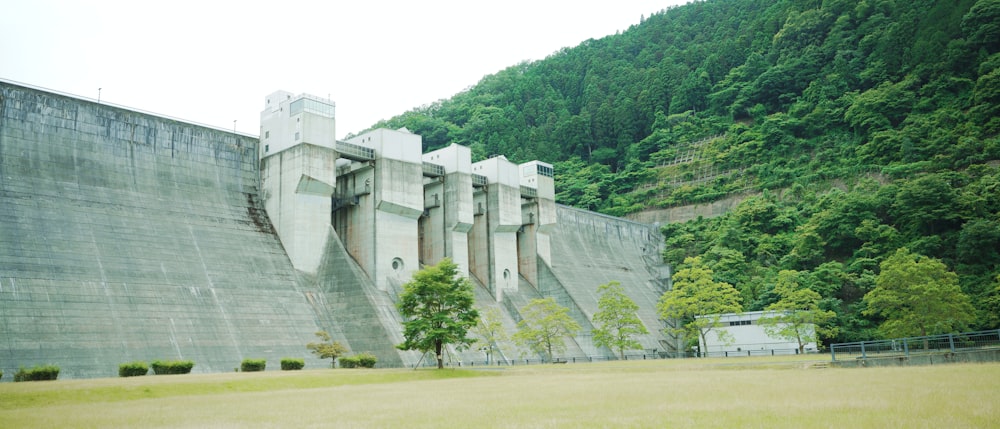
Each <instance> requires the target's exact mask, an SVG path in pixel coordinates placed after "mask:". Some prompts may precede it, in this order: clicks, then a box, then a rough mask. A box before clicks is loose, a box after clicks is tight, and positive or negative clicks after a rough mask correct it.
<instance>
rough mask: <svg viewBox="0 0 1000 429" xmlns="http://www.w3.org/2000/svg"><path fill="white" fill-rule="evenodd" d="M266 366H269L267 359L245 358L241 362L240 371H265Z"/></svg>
mask: <svg viewBox="0 0 1000 429" xmlns="http://www.w3.org/2000/svg"><path fill="white" fill-rule="evenodd" d="M265 367H267V360H266V359H243V362H241V363H240V371H243V372H257V371H263V370H264V368H265Z"/></svg>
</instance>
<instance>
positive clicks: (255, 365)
mask: <svg viewBox="0 0 1000 429" xmlns="http://www.w3.org/2000/svg"><path fill="white" fill-rule="evenodd" d="M377 360H378V359H377V358H376V357H375V355H373V354H371V353H367V352H366V353H358V354H356V355H354V356H345V357H342V358H340V367H341V368H374V367H375V362H376V361H377ZM150 366H152V368H153V373H154V374H157V375H162V374H188V373H190V372H191V369H192V368H194V362H192V361H189V360H177V361H160V360H154V361H153V362H152V364H151V365H148V364H146V362H143V361H134V362H127V363H123V364H120V365H118V376H119V377H137V376H143V375H146V374H148V373H149V368H150ZM305 366H306V362H305V359H296V358H282V359H281V370H282V371H296V370H300V369H302V368H304V367H305ZM266 367H267V360H266V359H243V362H241V363H240V371H243V372H255V371H263V370H264V369H265V368H266ZM58 377H59V367H58V366H55V365H39V366H35V367H33V368H30V369H25V368H21V369H18V370H17V373H16V374H14V381H16V382H17V381H38V380H55V379H56V378H58ZM0 378H3V370H0Z"/></svg>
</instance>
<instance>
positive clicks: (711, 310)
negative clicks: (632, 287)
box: [657, 257, 743, 346]
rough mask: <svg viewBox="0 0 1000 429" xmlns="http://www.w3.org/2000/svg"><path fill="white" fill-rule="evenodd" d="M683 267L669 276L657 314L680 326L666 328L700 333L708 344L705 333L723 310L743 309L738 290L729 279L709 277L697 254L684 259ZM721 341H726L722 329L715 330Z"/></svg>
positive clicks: (710, 329) (687, 334) (692, 333)
mask: <svg viewBox="0 0 1000 429" xmlns="http://www.w3.org/2000/svg"><path fill="white" fill-rule="evenodd" d="M684 265H686V267H685V268H683V269H680V270H678V271H677V272H676V273H674V276H673V277H672V280H673V284H674V287H673V289H671V290H668V291H666V292H664V293H663V296H661V297H660V301H659V302H658V303H657V309H658V310H659V312H660V318H662V319H664V320H669V319H677V320H680V321H681V323H682V325H681V327H680V328H677V329H672V328H668V330H669V331H670V332H672V333H677V334H684V335H686V336H688V337H689V338H691V337H693V338H698V336H700V337H701V343H702V344H705V345H706V346H707V345H708V341H707V338H708V337H707V336H708V333H709V332H711V331H712V330H713V329H715V327H716V326H717V325H718V324H719V319H720V318H721V315H722V314H724V313H738V312H741V311H743V307H742V306H740V292H739V291H738V290H736V288H734V287H733V286H732V285H730V284H729V283H723V282H716V281H714V280H713V279H712V270H710V269H709V268H708V267H706V266H705V264H704V263H703V262H702V260H701V257H693V258H687V259H685V260H684ZM717 336H718V337H719V339H720V340H721V341H723V342H726V341H730V340H731V339H730V338H729V336H728V335H726V333H725V331H719V332H717Z"/></svg>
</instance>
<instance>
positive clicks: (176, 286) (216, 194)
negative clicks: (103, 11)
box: [0, 82, 335, 378]
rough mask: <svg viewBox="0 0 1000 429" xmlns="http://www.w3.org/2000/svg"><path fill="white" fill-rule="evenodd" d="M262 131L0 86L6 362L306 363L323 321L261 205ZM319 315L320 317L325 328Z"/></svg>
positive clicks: (95, 373)
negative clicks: (195, 122) (210, 124)
mask: <svg viewBox="0 0 1000 429" xmlns="http://www.w3.org/2000/svg"><path fill="white" fill-rule="evenodd" d="M257 145H258V141H257V139H256V137H253V136H246V135H239V134H234V133H233V132H227V131H223V130H217V129H211V128H206V127H204V126H199V125H193V124H190V123H185V122H181V121H176V120H171V119H167V118H163V117H157V116H153V115H148V114H143V113H138V112H135V111H131V110H127V109H123V108H118V107H114V106H109V105H104V104H98V103H95V102H92V101H88V100H82V99H78V98H74V97H71V96H64V95H59V94H54V93H51V92H47V91H41V90H36V89H32V88H28V87H23V86H19V85H14V84H10V83H5V82H0V368H2V369H3V371H4V373H6V374H13V373H14V372H15V371H16V370H17V368H18V367H19V366H25V367H30V366H33V365H38V364H55V365H58V366H60V367H61V368H62V372H61V374H60V377H62V378H82V377H103V376H115V375H117V365H118V364H119V363H124V362H129V361H134V360H144V361H147V362H148V361H151V360H157V359H160V360H174V359H185V360H193V361H194V362H195V367H194V370H193V372H219V371H232V370H233V368H234V367H238V366H239V364H240V361H241V360H242V359H244V358H266V359H267V361H268V366H269V367H270V368H277V366H278V364H279V361H280V359H281V358H282V357H297V358H305V359H306V361H307V363H306V365H307V367H317V366H321V365H324V364H325V365H328V361H325V362H321V361H319V360H317V359H315V358H313V357H312V356H311V355H309V354H308V351H307V350H306V349H305V347H304V345H305V344H306V343H308V342H310V341H314V340H315V337H314V336H313V333H314V332H316V331H317V330H319V329H320V323H321V322H322V323H323V324H325V325H330V324H332V323H335V322H332V321H333V316H332V315H330V314H326V311H327V310H326V309H325V308H323V307H322V306H314V305H313V304H310V301H309V300H308V299H307V296H306V293H307V292H310V291H309V288H308V287H305V286H303V284H304V283H303V282H302V281H301V280H300V279H299V276H298V274H297V273H296V271H295V270H294V269H293V268H292V265H291V263H290V261H289V258H288V256H287V255H286V253H285V251H284V249H283V248H282V245H281V242H280V241H279V239H278V237H277V236H276V235H275V233H274V228H273V227H272V225H271V223H270V222H269V220H268V218H267V216H266V214H265V212H264V208H263V205H262V203H261V202H260V201H259V200H260V197H259V183H260V181H259V178H258V156H257V153H258V148H257ZM323 321H325V322H323Z"/></svg>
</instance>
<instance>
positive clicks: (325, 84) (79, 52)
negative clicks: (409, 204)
mask: <svg viewBox="0 0 1000 429" xmlns="http://www.w3.org/2000/svg"><path fill="white" fill-rule="evenodd" d="M686 2H687V0H658V1H651V0H615V1H610V0H605V1H600V2H594V1H580V2H562V1H558V2H557V1H545V0H534V1H523V0H506V1H500V2H475V1H446V0H424V1H413V2H407V1H379V0H363V1H351V2H346V1H333V0H327V1H316V2H313V1H303V2H296V1H269V2H251V1H236V2H230V1H212V0H201V1H189V0H177V1H169V2H156V3H155V4H159V5H162V6H152V5H153V4H154V3H153V2H142V1H134V0H130V1H54V0H0V3H3V4H2V13H3V17H4V19H3V23H2V25H0V78H3V79H7V80H14V81H18V82H22V83H27V84H30V85H34V86H39V87H43V88H47V89H52V90H56V91H60V92H66V93H70V94H74V95H79V96H84V97H89V98H97V97H98V88H101V90H100V97H101V101H102V102H109V103H114V104H119V105H124V106H128V107H131V108H137V109H140V110H145V111H149V112H154V113H157V114H162V115H167V116H172V117H176V118H180V119H184V120H189V121H193V122H199V123H203V124H207V125H211V126H215V127H219V128H225V129H232V128H233V125H234V123H233V121H234V120H235V121H236V123H235V127H236V129H237V130H238V131H240V132H245V133H248V134H253V135H257V134H258V133H259V115H260V111H261V109H262V108H263V105H264V97H265V96H267V95H268V94H270V93H271V92H274V91H275V90H279V89H281V90H285V91H290V92H292V93H295V94H298V93H302V92H306V93H310V94H314V95H318V96H321V97H327V96H329V97H330V99H331V100H333V101H334V102H335V103H336V105H337V137H338V138H343V137H344V136H345V135H346V134H348V133H351V132H354V133H356V132H359V131H361V130H362V129H364V128H367V127H368V126H370V125H372V124H374V123H375V122H376V121H378V120H380V119H388V118H390V117H392V116H395V115H398V114H400V113H403V112H404V111H407V110H410V109H412V108H414V107H417V106H420V105H424V104H428V103H431V102H434V101H436V100H439V99H442V98H449V97H451V96H452V95H454V94H455V93H457V92H460V91H462V90H463V89H465V88H468V87H470V86H472V85H475V84H476V83H477V82H479V80H480V79H481V78H482V77H483V76H486V75H489V74H493V73H496V72H498V71H500V70H502V69H504V68H506V67H508V66H511V65H514V64H517V63H519V62H521V61H531V60H539V59H543V58H545V57H547V56H549V55H550V54H552V53H554V52H555V51H557V50H559V49H561V48H563V47H572V46H576V45H578V44H579V43H580V42H582V41H584V40H587V39H590V38H594V39H597V38H601V37H604V36H607V35H609V34H614V33H615V32H616V31H624V30H625V29H627V28H628V27H629V26H630V25H633V24H638V23H639V20H640V17H642V16H647V17H648V16H649V15H651V14H652V13H654V12H656V11H659V10H662V9H665V8H667V7H669V6H671V5H678V4H684V3H686Z"/></svg>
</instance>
